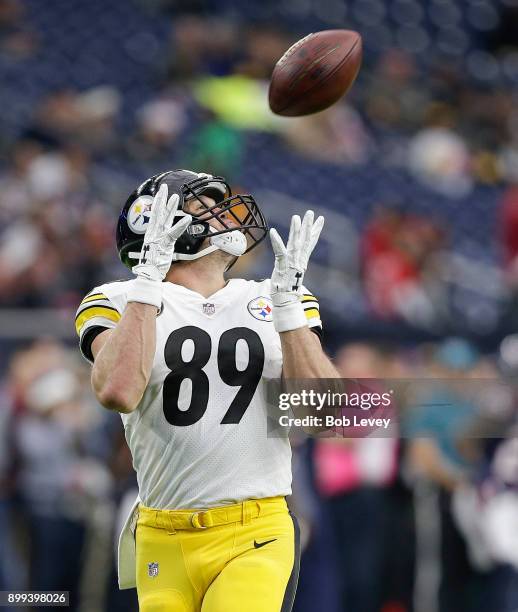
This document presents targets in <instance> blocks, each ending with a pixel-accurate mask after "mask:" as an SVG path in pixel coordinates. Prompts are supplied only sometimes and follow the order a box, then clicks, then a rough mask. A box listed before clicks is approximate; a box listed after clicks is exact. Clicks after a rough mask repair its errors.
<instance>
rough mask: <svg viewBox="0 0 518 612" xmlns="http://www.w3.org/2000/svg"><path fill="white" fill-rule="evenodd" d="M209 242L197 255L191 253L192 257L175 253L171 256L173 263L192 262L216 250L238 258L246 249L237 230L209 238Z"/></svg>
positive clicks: (242, 236) (244, 242) (245, 244)
mask: <svg viewBox="0 0 518 612" xmlns="http://www.w3.org/2000/svg"><path fill="white" fill-rule="evenodd" d="M210 230H211V231H212V232H215V231H216V230H215V229H214V228H212V227H211V228H210ZM209 242H210V246H208V247H206V248H205V249H203V250H201V251H198V252H197V253H193V254H192V255H187V254H184V253H175V254H174V255H173V261H182V260H189V261H192V260H193V259H199V258H200V257H205V255H208V254H209V253H214V251H218V250H219V251H223V252H224V253H228V254H229V255H234V257H239V256H240V255H243V253H244V252H245V251H246V247H247V243H246V238H245V236H244V235H243V234H242V233H241V232H240V231H239V230H234V231H233V232H228V233H226V234H218V235H217V236H211V237H210V241H209Z"/></svg>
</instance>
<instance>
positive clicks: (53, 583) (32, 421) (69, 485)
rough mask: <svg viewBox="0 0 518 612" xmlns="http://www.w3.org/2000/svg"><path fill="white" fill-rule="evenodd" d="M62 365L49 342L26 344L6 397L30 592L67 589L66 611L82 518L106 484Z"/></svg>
mask: <svg viewBox="0 0 518 612" xmlns="http://www.w3.org/2000/svg"><path fill="white" fill-rule="evenodd" d="M67 360H68V358H67V356H66V354H65V352H64V351H63V349H62V348H61V347H60V346H59V345H58V344H56V343H53V342H49V341H45V342H41V343H36V344H34V345H33V346H31V347H30V348H28V349H27V350H26V351H24V352H21V353H19V354H18V355H17V356H16V358H15V359H14V360H13V363H12V366H11V392H12V397H13V402H14V405H15V406H16V410H17V412H18V415H17V418H16V422H15V430H14V442H15V447H16V454H17V457H18V463H19V467H18V489H19V495H20V497H21V500H22V502H23V505H24V511H25V514H26V517H27V521H28V530H29V535H30V546H31V551H30V552H31V567H30V588H31V589H34V590H56V591H59V590H69V591H70V600H71V609H72V610H77V609H78V605H79V585H80V581H81V576H82V571H83V569H84V560H85V557H84V555H85V550H86V548H85V544H86V543H85V537H86V533H87V527H88V521H89V517H90V514H91V512H92V509H93V508H94V507H95V505H96V504H98V503H99V502H100V501H101V500H102V498H103V497H106V496H107V495H108V493H109V492H110V488H111V477H110V475H109V473H108V471H107V470H106V468H105V467H104V466H103V465H102V464H101V463H99V462H98V461H97V460H96V459H95V458H94V457H92V456H89V455H88V452H87V449H88V446H87V439H88V436H89V435H92V432H93V431H94V430H95V428H96V427H98V425H99V416H97V417H96V413H95V412H94V411H93V410H92V406H91V405H90V403H89V402H88V403H87V404H85V401H84V399H83V398H82V397H81V391H80V382H79V379H78V377H77V373H76V372H75V370H74V369H73V368H71V367H70V366H69V365H67ZM99 410H100V409H99ZM99 415H100V412H99Z"/></svg>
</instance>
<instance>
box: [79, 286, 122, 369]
mask: <svg viewBox="0 0 518 612" xmlns="http://www.w3.org/2000/svg"><path fill="white" fill-rule="evenodd" d="M130 282H131V280H130V281H115V282H113V283H106V284H104V285H100V286H99V287H95V289H93V290H92V291H90V293H88V294H87V295H86V296H85V297H84V299H83V301H82V302H81V304H79V308H78V309H77V312H76V320H75V325H76V332H77V335H78V336H79V348H80V350H81V354H82V355H83V357H84V358H85V359H86V360H87V361H89V362H90V363H93V356H92V351H91V348H90V347H91V344H92V342H93V340H94V338H95V337H96V336H97V334H99V333H100V332H102V331H103V330H105V329H113V328H114V327H115V326H116V325H117V323H118V322H119V321H120V319H121V316H122V313H123V311H124V308H126V304H127V299H126V292H127V290H128V284H129V283H130Z"/></svg>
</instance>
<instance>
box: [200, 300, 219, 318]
mask: <svg viewBox="0 0 518 612" xmlns="http://www.w3.org/2000/svg"><path fill="white" fill-rule="evenodd" d="M202 308H203V314H205V315H209V316H210V315H213V314H214V313H215V312H216V306H215V305H214V304H209V303H208V302H207V303H205V304H203V306H202Z"/></svg>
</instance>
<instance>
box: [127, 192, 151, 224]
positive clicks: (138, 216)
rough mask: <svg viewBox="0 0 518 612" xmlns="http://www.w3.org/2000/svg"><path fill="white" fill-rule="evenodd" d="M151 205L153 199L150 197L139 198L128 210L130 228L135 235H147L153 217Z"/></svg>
mask: <svg viewBox="0 0 518 612" xmlns="http://www.w3.org/2000/svg"><path fill="white" fill-rule="evenodd" d="M151 204H153V198H152V197H151V196H148V195H144V196H140V198H137V199H136V200H135V201H134V202H133V204H132V205H131V206H130V209H129V210H128V226H129V228H130V229H131V231H132V232H134V233H135V234H145V233H146V230H147V227H148V224H149V216H150V215H151Z"/></svg>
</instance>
